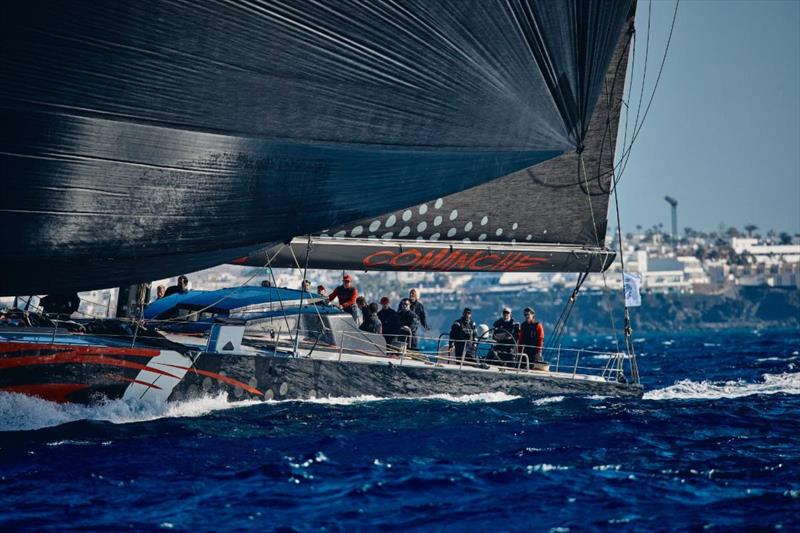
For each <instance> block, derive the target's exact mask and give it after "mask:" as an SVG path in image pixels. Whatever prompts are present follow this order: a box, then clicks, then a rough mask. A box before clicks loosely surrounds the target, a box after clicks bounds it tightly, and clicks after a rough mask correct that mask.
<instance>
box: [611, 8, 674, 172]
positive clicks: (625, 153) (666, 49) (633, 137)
mask: <svg viewBox="0 0 800 533" xmlns="http://www.w3.org/2000/svg"><path fill="white" fill-rule="evenodd" d="M680 3H681V1H680V0H676V1H675V9H674V10H673V12H672V23H671V24H670V28H669V36H668V37H667V44H666V46H665V47H664V55H663V56H662V57H661V65H660V66H659V69H658V75H656V81H655V84H654V85H653V92H652V93H651V94H650V99H649V101H648V103H647V107H646V108H645V110H644V115H642V121H641V123H640V124H639V125H638V127H637V126H636V124H634V131H633V134H632V135H631V144H630V145H629V146H628V148H627V149H625V150H624V151H623V154H622V156H620V160H619V162H618V163H617V166H620V165H622V170H620V171H619V173H618V174H617V178H616V181H615V183H614V185H615V186H616V184H617V183H618V182H619V180H621V179H622V175H623V174H624V172H625V169H626V168H627V166H628V161H630V157H631V150H632V149H633V143H634V142H635V141H636V139H637V138H638V137H639V133H640V132H641V130H642V127H644V121H645V119H646V118H647V115H648V113H649V112H650V106H651V105H652V104H653V99H654V98H655V95H656V90H657V89H658V84H659V82H660V81H661V75H662V73H663V72H664V64H665V63H666V62H667V54H668V52H669V47H670V45H671V44H672V34H673V32H674V30H675V21H676V19H677V18H678V6H679V5H680ZM628 109H629V110H630V107H629V108H628ZM623 161H624V164H623Z"/></svg>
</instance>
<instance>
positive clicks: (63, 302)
mask: <svg viewBox="0 0 800 533" xmlns="http://www.w3.org/2000/svg"><path fill="white" fill-rule="evenodd" d="M80 304H81V299H80V297H79V296H78V293H76V292H65V293H61V294H48V295H47V296H45V297H44V298H42V299H41V300H40V301H39V305H40V306H41V307H42V309H43V310H44V312H45V313H46V314H48V315H55V316H56V317H57V318H58V319H59V320H69V317H70V315H72V313H74V312H75V311H77V310H78V307H80Z"/></svg>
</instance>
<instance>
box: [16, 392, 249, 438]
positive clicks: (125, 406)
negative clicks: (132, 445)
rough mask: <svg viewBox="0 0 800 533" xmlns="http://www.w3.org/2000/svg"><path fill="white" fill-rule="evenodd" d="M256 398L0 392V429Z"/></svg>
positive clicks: (190, 410)
mask: <svg viewBox="0 0 800 533" xmlns="http://www.w3.org/2000/svg"><path fill="white" fill-rule="evenodd" d="M257 403H261V402H259V401H257V400H253V401H244V402H229V401H228V400H227V398H226V396H225V394H220V395H219V396H213V397H205V398H199V399H196V400H187V401H184V402H175V403H168V404H164V403H156V402H152V401H147V400H108V401H105V402H101V403H98V404H95V405H79V404H70V403H54V402H50V401H47V400H42V399H41V398H36V397H33V396H27V395H24V394H16V393H11V392H0V431H27V430H33V429H41V428H45V427H52V426H59V425H61V424H67V423H69V422H76V421H78V420H101V421H106V422H112V423H114V424H129V423H132V422H146V421H148V420H155V419H158V418H178V417H198V416H203V415H206V414H208V413H211V412H213V411H219V410H222V409H231V408H236V407H245V406H247V405H252V404H257Z"/></svg>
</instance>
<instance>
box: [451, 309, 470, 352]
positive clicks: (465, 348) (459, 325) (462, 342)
mask: <svg viewBox="0 0 800 533" xmlns="http://www.w3.org/2000/svg"><path fill="white" fill-rule="evenodd" d="M450 347H452V348H453V350H454V353H453V355H454V357H455V359H456V360H457V361H461V357H462V356H463V357H464V359H466V360H469V361H475V322H473V321H472V309H470V308H469V307H467V308H465V309H464V312H463V314H462V315H461V318H459V319H458V320H456V321H455V322H453V325H452V326H450Z"/></svg>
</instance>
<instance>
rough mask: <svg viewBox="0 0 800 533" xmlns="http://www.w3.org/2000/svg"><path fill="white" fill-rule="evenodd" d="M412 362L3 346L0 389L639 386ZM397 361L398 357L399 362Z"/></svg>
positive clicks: (94, 394) (147, 395) (84, 393)
mask: <svg viewBox="0 0 800 533" xmlns="http://www.w3.org/2000/svg"><path fill="white" fill-rule="evenodd" d="M409 361H410V360H408V359H405V360H400V359H396V358H395V359H391V360H389V359H379V358H375V360H374V361H369V362H352V361H333V360H322V359H312V358H307V357H286V356H280V355H278V356H270V355H236V354H224V355H223V354H218V353H206V352H201V353H199V354H198V353H194V354H192V353H180V352H176V351H174V350H163V349H162V350H159V349H149V348H118V347H105V346H74V345H73V346H70V345H63V344H44V343H42V344H33V343H4V344H3V345H1V346H0V391H6V392H17V393H22V394H28V395H32V396H38V397H42V398H44V399H47V400H51V401H57V402H69V403H84V404H89V403H95V402H99V401H103V400H106V399H139V400H152V401H183V400H191V399H195V398H201V397H207V396H214V395H218V394H227V396H228V398H229V400H231V401H242V400H300V399H312V398H326V397H331V398H352V397H358V396H374V397H379V398H413V397H424V396H431V395H436V394H450V395H467V394H480V393H487V392H503V393H506V394H510V395H515V396H525V397H537V396H551V395H581V396H583V395H592V394H597V395H603V396H619V397H640V396H641V395H642V389H641V387H640V386H637V385H628V384H622V383H615V382H611V381H593V380H589V379H583V378H582V377H581V376H577V378H570V377H569V376H567V375H564V374H549V373H546V372H515V371H507V372H502V373H500V372H486V371H477V370H474V369H468V368H464V369H458V368H457V367H456V366H455V365H453V366H433V365H425V366H420V365H419V364H418V363H417V364H414V363H410V362H409ZM404 363H405V364H404Z"/></svg>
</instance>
